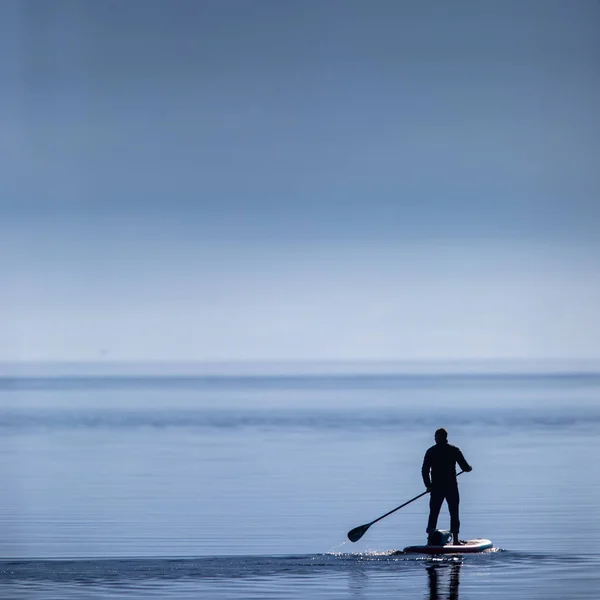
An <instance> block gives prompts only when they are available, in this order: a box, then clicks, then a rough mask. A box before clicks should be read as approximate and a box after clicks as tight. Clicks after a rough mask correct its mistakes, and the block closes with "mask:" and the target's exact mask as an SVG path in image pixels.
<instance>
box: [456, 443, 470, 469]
mask: <svg viewBox="0 0 600 600" xmlns="http://www.w3.org/2000/svg"><path fill="white" fill-rule="evenodd" d="M456 462H457V463H458V466H459V467H460V468H461V469H462V470H463V471H465V473H468V472H469V471H472V470H473V467H472V466H471V465H470V464H469V463H468V462H467V461H466V460H465V457H464V456H463V453H462V452H461V451H460V450H459V449H458V448H457V449H456Z"/></svg>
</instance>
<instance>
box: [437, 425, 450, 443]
mask: <svg viewBox="0 0 600 600" xmlns="http://www.w3.org/2000/svg"><path fill="white" fill-rule="evenodd" d="M447 441H448V432H447V431H446V430H445V429H443V428H442V429H438V430H437V431H436V432H435V443H436V444H445V443H446V442H447Z"/></svg>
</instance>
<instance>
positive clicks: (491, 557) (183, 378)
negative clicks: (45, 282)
mask: <svg viewBox="0 0 600 600" xmlns="http://www.w3.org/2000/svg"><path fill="white" fill-rule="evenodd" d="M331 370H332V369H330V371H331ZM438 427H446V428H447V429H448V431H449V436H450V442H451V443H454V444H456V445H457V446H459V447H460V448H461V450H462V451H463V453H464V454H465V456H466V458H467V460H468V461H469V462H470V463H471V464H472V465H473V472H472V473H469V474H464V475H461V477H460V480H459V481H460V490H461V522H462V530H461V537H462V538H464V539H468V538H475V537H486V538H489V539H491V540H492V541H493V542H494V544H495V551H494V552H490V553H486V554H482V555H477V556H465V557H463V558H457V557H443V558H440V559H427V558H425V557H420V556H413V555H404V554H393V550H397V549H401V548H403V547H404V546H407V545H410V544H417V543H422V542H424V541H425V525H426V521H427V513H428V507H427V499H426V498H422V499H420V500H417V501H416V502H414V503H412V504H410V505H409V506H407V507H406V508H404V509H402V510H400V511H399V512H397V513H395V514H394V515H391V516H390V517H388V518H386V519H384V520H383V521H381V522H380V523H377V524H376V525H374V526H373V527H371V528H370V529H369V531H368V533H367V534H366V535H365V536H364V537H363V538H362V539H361V540H360V541H359V542H358V543H356V544H352V543H350V542H349V541H347V539H346V532H347V531H348V530H349V529H351V528H353V527H355V526H357V525H360V524H362V523H365V522H369V521H371V520H372V519H374V518H376V517H378V516H380V515H381V514H383V513H384V512H387V511H388V510H390V509H392V508H394V507H395V506H397V505H399V504H401V503H402V502H405V501H406V500H409V499H410V498H412V497H413V496H416V495H417V494H419V493H420V492H422V491H423V485H422V481H421V475H420V467H421V462H422V459H423V454H424V452H425V450H426V449H427V448H428V447H429V446H430V445H432V444H433V433H434V431H435V429H437V428H438ZM0 434H1V435H0V480H1V481H2V487H1V490H0V597H2V598H71V597H72V598H147V597H150V596H160V597H162V598H198V597H207V598H217V599H233V598H313V597H314V598H326V599H327V598H365V599H367V598H382V597H389V598H403V597H406V598H409V597H410V598H461V599H462V600H465V599H467V600H468V599H470V598H483V597H484V596H485V597H486V598H516V597H518V598H525V599H534V598H536V599H537V598H540V599H541V598H581V599H583V598H590V599H591V598H598V590H599V589H600V549H599V546H598V540H599V539H600V519H599V518H598V515H597V510H598V506H599V505H600V477H599V474H600V469H599V467H598V460H599V459H600V374H598V373H596V372H595V371H585V372H584V371H573V370H568V369H562V370H561V369H553V370H552V371H547V372H544V371H539V370H538V371H527V370H525V371H522V370H521V371H519V370H514V369H513V370H512V371H507V370H503V369H499V368H492V369H490V370H489V372H471V371H469V370H468V369H466V370H465V369H462V370H461V369H458V370H452V369H450V370H445V371H439V372H438V371H436V370H435V369H433V370H432V369H429V370H427V369H426V370H424V371H420V370H416V371H412V372H408V371H407V370H406V369H405V370H402V369H395V370H394V369H392V368H389V367H388V368H386V367H385V366H382V367H380V368H377V369H370V370H369V369H361V368H358V367H357V368H353V367H352V366H350V367H346V368H344V369H338V370H337V372H328V369H312V372H311V373H309V374H307V373H304V372H303V370H302V368H296V369H292V370H291V371H290V372H286V371H285V369H284V370H283V371H282V370H281V369H279V370H276V371H274V372H273V370H272V372H269V373H266V374H265V373H262V372H260V370H259V371H258V372H240V373H236V372H235V369H233V370H232V369H229V370H226V371H225V372H216V373H207V372H204V371H202V372H198V371H194V370H193V369H190V368H187V369H183V368H182V369H176V368H173V369H171V370H169V369H165V368H163V369H162V370H160V369H154V368H153V367H148V366H146V367H144V368H142V367H139V368H136V369H134V368H131V369H130V370H129V371H128V370H127V369H125V368H123V367H121V368H120V369H117V370H114V369H113V371H112V372H110V373H106V372H104V373H103V372H102V369H101V368H100V369H96V370H89V369H88V370H87V371H86V370H85V369H84V368H79V367H78V368H75V367H69V368H68V369H67V368H66V367H64V366H55V367H52V366H46V367H43V368H38V369H34V368H32V369H30V370H24V369H22V368H16V367H14V366H13V367H10V368H9V367H4V368H3V371H2V375H1V376H0ZM439 525H440V527H444V528H447V527H448V513H447V509H446V508H445V507H444V508H443V509H442V513H441V516H440V521H439Z"/></svg>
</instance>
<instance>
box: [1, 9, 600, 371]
mask: <svg viewBox="0 0 600 600" xmlns="http://www.w3.org/2000/svg"><path fill="white" fill-rule="evenodd" d="M599 25H600V4H598V2H596V1H595V0H580V1H578V2H568V1H567V0H564V1H560V2H559V1H554V0H544V1H542V0H539V1H535V0H533V1H531V2H520V1H519V2H517V1H505V2H497V3H491V2H480V1H475V0H473V1H471V2H464V1H456V2H452V3H448V2H441V1H440V2H437V1H432V2H397V1H376V0H375V1H370V2H366V1H361V2H357V1H354V0H349V1H344V2H342V1H341V0H322V1H321V0H320V1H314V0H303V1H302V2H293V1H281V0H276V1H275V0H273V1H272V0H260V1H259V0H253V1H245V0H236V1H233V0H216V1H213V0H202V1H201V2H197V1H193V0H188V1H182V0H171V1H169V2H163V1H161V2H158V1H155V0H129V1H128V2H119V1H116V0H106V1H103V2H80V1H77V0H68V1H67V0H54V1H53V2H41V1H28V0H6V1H5V2H3V3H2V4H1V6H0V40H1V41H0V50H1V51H2V52H1V56H2V57H3V58H2V59H1V62H0V87H1V89H2V94H1V95H0V130H1V131H2V136H1V137H0V160H1V164H2V172H3V175H2V177H1V178H0V275H1V280H2V287H1V289H0V309H1V310H0V360H9V361H12V360H17V361H62V360H74V361H88V360H113V361H130V360H136V361H137V360H141V361H143V360H158V361H163V360H164V361H173V360H198V361H205V360H218V361H229V360H317V361H318V360H429V359H442V360H443V359H451V360H458V359H498V358H517V359H518V358H535V359H538V358H541V359H544V358H549V359H550V358H552V359H564V358H592V359H598V358H600V343H599V341H600V313H599V312H598V310H597V307H598V306H600V235H599V234H600V204H599V202H598V197H599V191H600V168H599V167H600V165H599V157H600V113H599V111H598V109H597V107H598V106H600V78H599V77H598V73H599V68H598V67H599V65H600V38H599V37H598V35H597V31H598V27H599Z"/></svg>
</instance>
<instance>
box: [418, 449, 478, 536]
mask: <svg viewBox="0 0 600 600" xmlns="http://www.w3.org/2000/svg"><path fill="white" fill-rule="evenodd" d="M456 463H458V465H459V466H460V468H461V469H462V470H463V471H471V470H472V467H471V466H470V465H469V463H468V462H467V461H466V460H465V457H464V456H463V454H462V452H461V451H460V450H459V449H458V448H457V447H456V446H452V445H451V444H449V443H448V442H446V441H444V442H441V443H436V445H435V446H432V447H431V448H429V450H427V452H426V453H425V458H424V459H423V468H422V469H421V474H422V475H423V483H424V484H425V487H426V488H428V489H430V490H431V497H430V498H429V522H428V523H427V533H433V532H434V531H435V530H436V527H437V520H438V516H439V514H440V509H441V508H442V504H443V502H444V500H446V502H447V503H448V510H449V512H450V531H451V532H452V533H453V534H455V535H458V532H459V529H460V520H459V518H458V504H459V502H460V498H459V495H458V483H457V481H456ZM430 473H431V477H430Z"/></svg>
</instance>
